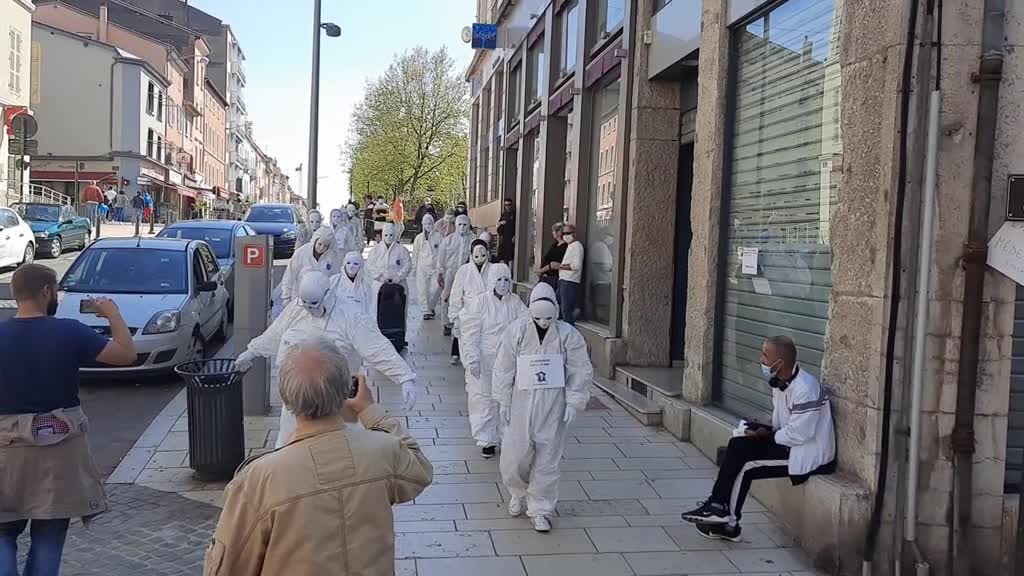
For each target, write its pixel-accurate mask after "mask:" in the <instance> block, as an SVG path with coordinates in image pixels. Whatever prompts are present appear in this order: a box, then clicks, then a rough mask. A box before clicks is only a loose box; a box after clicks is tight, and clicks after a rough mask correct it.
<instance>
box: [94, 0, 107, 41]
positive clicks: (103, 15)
mask: <svg viewBox="0 0 1024 576" xmlns="http://www.w3.org/2000/svg"><path fill="white" fill-rule="evenodd" d="M96 39H97V40H99V41H100V42H103V43H104V44H106V42H107V3H106V2H100V19H99V30H97V31H96Z"/></svg>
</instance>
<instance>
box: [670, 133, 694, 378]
mask: <svg viewBox="0 0 1024 576" xmlns="http://www.w3.org/2000/svg"><path fill="white" fill-rule="evenodd" d="M692 187H693V144H692V143H690V144H684V145H682V146H680V147H679V166H678V171H677V172H676V228H675V230H676V233H675V243H674V254H675V258H674V259H675V267H674V270H675V272H674V274H673V276H674V278H673V281H672V361H673V362H677V361H682V360H683V357H684V355H685V337H686V289H687V273H688V271H689V264H690V239H691V238H693V230H692V228H691V227H690V192H691V188H692Z"/></svg>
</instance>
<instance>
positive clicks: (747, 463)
mask: <svg viewBox="0 0 1024 576" xmlns="http://www.w3.org/2000/svg"><path fill="white" fill-rule="evenodd" d="M788 476H789V448H788V447H786V446H783V445H782V444H777V443H776V442H775V439H774V438H752V437H749V436H739V437H736V438H733V439H732V440H730V441H729V446H728V448H726V451H725V460H724V461H723V462H722V467H721V468H720V469H719V470H718V478H717V479H716V480H715V487H714V488H713V489H712V491H711V501H712V502H715V503H717V504H724V505H726V506H728V507H729V513H730V514H731V519H730V522H731V523H733V524H736V523H738V522H739V519H740V515H741V511H742V510H743V501H744V500H746V499H747V492H749V491H750V483H751V482H752V481H754V480H763V479H766V478H786V477H788Z"/></svg>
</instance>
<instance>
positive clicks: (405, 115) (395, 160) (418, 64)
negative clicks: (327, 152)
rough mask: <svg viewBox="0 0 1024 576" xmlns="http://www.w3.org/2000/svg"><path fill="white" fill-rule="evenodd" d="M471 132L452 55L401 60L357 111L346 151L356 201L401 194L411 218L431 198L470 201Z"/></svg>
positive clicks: (370, 88) (421, 53)
mask: <svg viewBox="0 0 1024 576" xmlns="http://www.w3.org/2000/svg"><path fill="white" fill-rule="evenodd" d="M468 128H469V98H468V93H467V89H466V83H465V81H464V80H463V79H462V76H461V74H459V72H458V70H457V69H456V67H455V61H454V60H453V59H452V58H451V56H449V54H448V51H447V50H446V49H445V48H441V49H439V50H436V51H429V50H427V49H425V48H422V47H417V48H415V49H413V50H412V51H410V52H406V53H404V54H400V55H397V56H396V57H395V60H394V62H392V63H391V65H390V66H389V67H388V69H387V70H386V71H385V72H384V74H383V75H381V76H380V77H379V78H376V79H374V80H370V81H369V82H367V84H366V88H365V90H364V94H363V99H362V101H361V102H359V104H357V105H356V108H355V110H354V111H353V113H352V121H351V129H350V133H349V135H348V139H347V142H346V143H345V145H344V146H343V147H342V160H343V162H344V164H345V165H346V166H347V169H348V172H349V192H350V194H351V196H352V198H354V199H357V200H359V201H360V203H362V200H363V199H365V198H366V197H367V196H373V197H376V196H377V195H378V194H379V195H383V196H384V197H385V198H387V199H389V200H393V199H394V198H396V197H397V196H401V198H402V201H403V202H404V203H405V206H406V209H407V212H410V213H411V212H414V211H415V208H416V206H418V205H419V204H420V202H422V200H423V198H424V197H426V196H432V197H433V199H434V201H435V204H437V205H439V207H441V208H442V209H443V208H444V207H445V206H449V205H452V204H454V203H455V202H456V201H458V200H462V199H464V198H465V182H466V167H467V158H468V156H469V134H468Z"/></svg>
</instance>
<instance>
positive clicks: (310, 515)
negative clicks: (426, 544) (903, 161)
mask: <svg viewBox="0 0 1024 576" xmlns="http://www.w3.org/2000/svg"><path fill="white" fill-rule="evenodd" d="M280 380H281V384H280V387H281V399H282V400H283V401H284V404H285V406H287V407H288V409H289V410H291V411H292V413H294V414H295V418H296V420H297V426H296V430H295V434H294V436H292V440H291V442H289V443H288V444H286V445H284V446H283V447H281V448H278V449H277V450H275V451H273V452H270V453H268V454H265V455H263V456H258V457H254V458H251V459H249V460H248V461H246V462H245V463H243V464H242V466H241V467H239V470H238V472H237V473H236V475H235V479H234V480H232V481H231V483H230V484H228V487H227V490H226V493H225V503H224V510H223V512H222V513H221V516H220V522H219V523H218V525H217V532H216V533H215V534H214V538H213V542H212V543H211V545H210V549H209V550H208V551H207V553H206V570H205V574H206V576H215V575H225V576H227V575H230V576H252V575H257V574H265V575H277V574H287V575H288V576H307V575H308V576H314V575H315V576H333V575H346V574H353V575H357V574H358V575H374V576H376V575H380V574H394V570H395V560H394V556H395V534H394V521H393V516H392V514H391V506H392V505H394V504H398V503H401V502H408V501H410V500H412V499H413V498H415V497H416V496H418V495H419V494H420V492H422V491H423V489H424V488H426V487H427V486H428V485H429V484H430V482H431V480H432V479H433V467H432V466H431V464H430V461H429V460H427V458H426V456H424V455H423V453H422V452H421V451H420V448H419V445H417V443H416V439H415V438H413V437H412V435H410V434H409V433H408V432H406V430H405V429H404V427H403V426H402V424H401V423H400V422H399V421H398V420H397V419H395V418H392V417H390V416H388V415H387V414H385V413H384V411H383V410H380V409H379V408H378V407H376V406H373V397H372V395H371V391H370V390H369V388H368V387H367V386H366V385H365V382H364V381H362V380H361V379H359V380H357V381H356V382H358V384H356V385H358V391H357V392H356V394H355V397H354V398H351V399H350V398H349V396H351V388H352V386H353V385H354V384H353V380H352V379H351V377H350V376H349V370H348V363H347V361H346V360H345V357H344V355H342V353H341V351H340V350H339V349H338V348H337V347H336V346H335V345H334V344H333V343H332V342H330V341H329V340H326V339H323V338H319V337H318V338H314V339H310V340H307V341H306V342H304V343H302V344H299V345H297V346H295V348H294V349H293V350H292V351H291V352H289V353H288V355H287V356H286V357H285V360H284V362H283V365H282V366H281V369H280ZM343 406H344V407H348V408H351V409H352V410H353V411H354V412H355V413H356V414H358V415H359V419H360V421H361V422H362V424H363V426H365V428H366V429H365V430H355V429H346V428H345V425H344V423H343V422H342V420H341V409H342V407H343Z"/></svg>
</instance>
